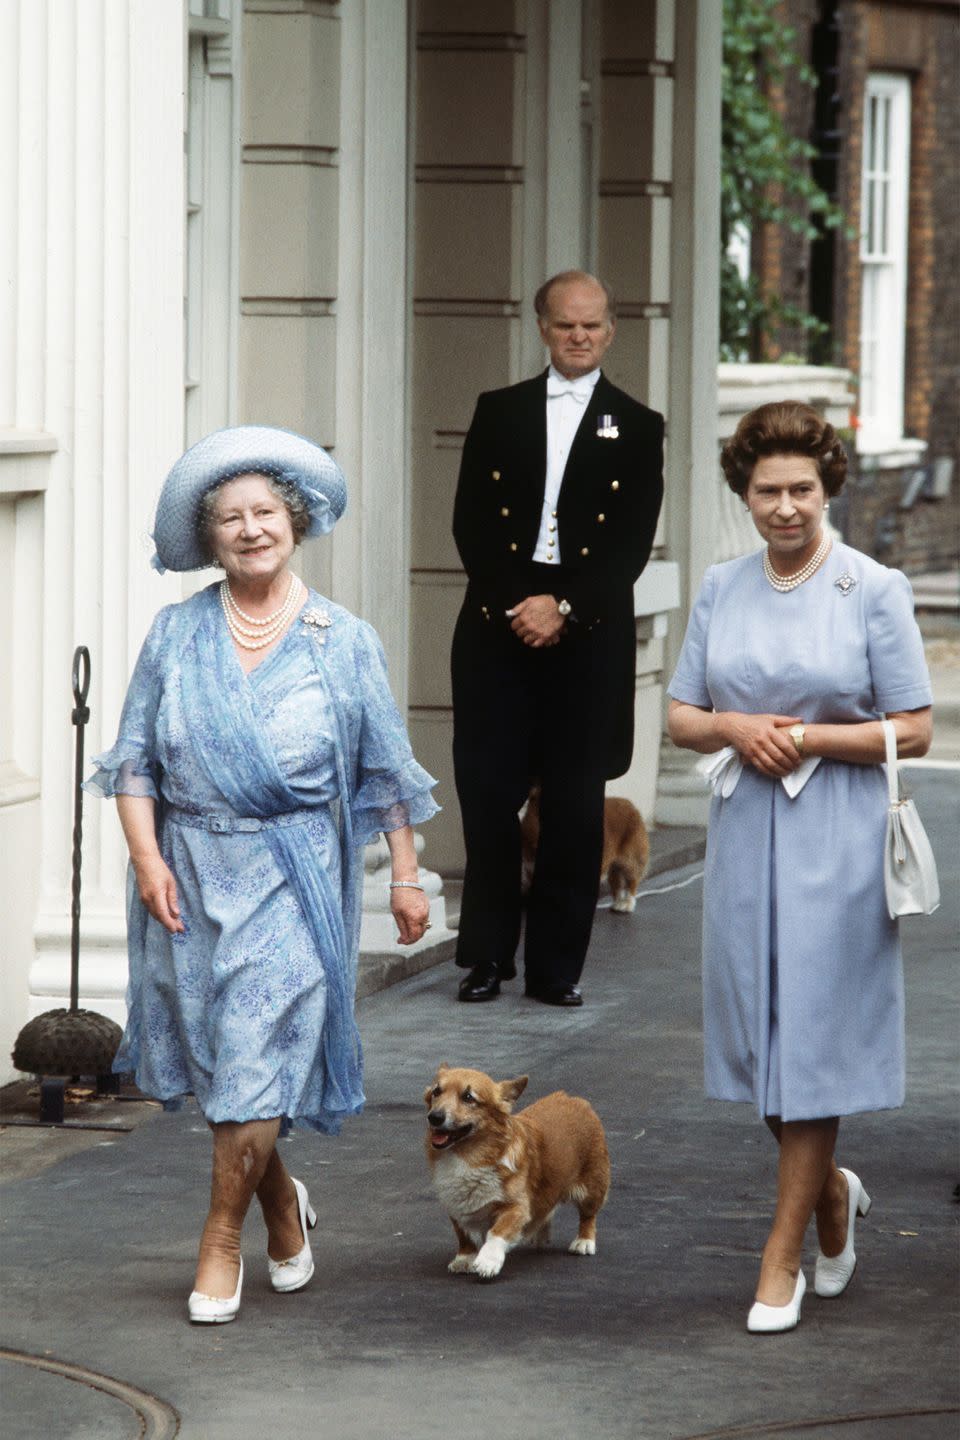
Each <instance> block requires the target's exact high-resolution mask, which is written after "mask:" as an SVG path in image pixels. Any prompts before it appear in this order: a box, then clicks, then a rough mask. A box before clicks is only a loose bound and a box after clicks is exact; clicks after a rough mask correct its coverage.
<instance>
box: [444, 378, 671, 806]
mask: <svg viewBox="0 0 960 1440" xmlns="http://www.w3.org/2000/svg"><path fill="white" fill-rule="evenodd" d="M547 373H548V372H547V371H544V372H543V374H541V375H538V376H537V377H536V378H535V379H533V380H524V381H522V382H521V383H520V384H519V385H511V386H509V387H507V388H506V389H504V390H492V391H488V392H487V393H486V394H483V395H481V396H480V398H479V400H478V401H477V408H476V413H475V414H474V417H473V422H472V424H471V426H470V430H469V432H468V434H467V437H466V441H465V443H464V448H463V459H462V462H461V466H460V479H459V484H458V487H457V498H456V504H455V507H454V521H453V533H454V538H455V540H456V542H457V548H458V550H459V551H460V557H461V559H462V561H463V565H464V569H465V570H466V572H467V576H468V579H469V582H470V583H469V587H468V591H467V597H466V601H465V608H468V609H469V610H470V611H472V612H473V613H475V614H480V615H483V616H484V617H485V618H487V617H489V623H491V624H498V625H502V624H504V623H506V622H504V620H503V618H502V617H503V612H504V611H505V610H506V609H508V608H509V607H510V606H511V605H513V604H515V603H516V602H517V601H519V600H522V599H524V598H525V597H526V596H527V595H529V594H533V593H542V589H543V585H542V582H543V577H544V574H545V572H544V569H543V567H541V566H537V567H536V575H537V583H538V584H539V585H540V589H538V590H531V588H530V585H531V556H532V554H533V550H534V547H535V545H536V543H537V536H538V533H539V528H540V518H541V512H542V506H543V497H544V486H545V481H546V467H547V421H546V404H547V399H546V381H547ZM602 416H609V417H612V419H611V421H610V422H609V423H610V425H611V426H612V427H614V428H615V429H616V432H617V433H616V436H615V437H613V436H611V437H609V438H603V437H602V436H601V435H599V434H598V430H599V428H600V417H602ZM663 433H664V423H663V417H662V416H661V415H659V414H658V413H657V412H656V411H654V410H650V409H648V408H647V406H645V405H642V404H640V402H639V401H638V400H634V399H633V398H632V397H631V396H629V395H627V394H626V393H625V392H624V391H623V390H619V389H618V388H617V387H616V386H615V385H611V383H610V381H609V380H607V379H606V377H605V376H604V375H603V374H601V376H600V378H599V380H598V381H597V384H596V387H595V389H594V391H593V395H592V397H591V399H590V400H589V401H588V403H587V404H586V405H585V406H584V414H583V419H582V421H581V423H580V426H579V428H578V430H577V432H576V435H575V437H574V440H573V443H572V445H571V447H570V453H569V457H568V460H567V465H566V469H565V471H564V476H563V483H562V485H561V488H560V496H559V499H558V501H557V509H556V523H557V538H558V541H559V546H560V558H561V561H562V564H561V565H560V566H557V567H555V576H554V574H552V573H549V578H550V579H551V580H553V581H554V584H553V587H552V589H551V591H550V592H548V593H555V594H556V597H557V599H558V600H559V599H566V600H568V601H569V602H570V604H571V605H572V606H573V623H572V624H571V625H569V626H568V631H569V635H570V636H573V635H574V634H576V636H577V639H578V640H579V641H580V642H581V643H583V637H584V634H585V633H586V632H588V633H589V635H590V640H589V642H588V643H589V644H590V645H591V646H592V647H594V649H595V650H597V651H598V653H597V655H596V660H597V661H598V662H599V663H597V664H595V666H594V667H593V668H594V671H595V673H597V674H598V675H599V676H600V677H601V679H600V684H601V686H602V688H603V695H602V702H601V703H600V704H599V705H598V707H597V709H598V713H599V712H602V715H603V721H602V724H601V729H602V731H603V733H602V734H597V735H596V736H595V737H593V738H594V741H595V749H596V754H597V765H598V769H600V770H601V771H602V773H603V774H604V775H605V776H606V777H608V778H612V777H613V776H616V775H621V774H623V772H624V771H625V770H626V769H627V768H628V767H629V765H630V759H631V755H632V751H633V700H634V678H635V665H636V662H635V653H636V639H635V626H634V614H633V584H634V581H635V580H636V579H637V577H638V576H639V574H640V572H641V571H642V570H643V567H644V566H645V565H646V563H647V560H648V559H649V556H650V550H651V547H652V545H653V540H654V535H655V532H656V528H657V517H658V515H659V513H660V505H661V501H662V499H663ZM484 607H486V608H484ZM468 633H469V631H467V632H465V634H468ZM464 643H469V641H468V640H466V638H465V641H464ZM521 643H522V642H521V641H519V640H517V641H516V644H517V645H520V644H521ZM567 643H568V639H567V637H566V636H565V637H564V638H562V639H561V641H560V645H559V646H558V647H556V648H557V650H562V648H563V646H564V645H566V644H567ZM536 653H537V654H538V655H539V653H540V652H536ZM456 705H457V694H456V685H455V688H454V707H455V708H456ZM558 721H562V717H558Z"/></svg>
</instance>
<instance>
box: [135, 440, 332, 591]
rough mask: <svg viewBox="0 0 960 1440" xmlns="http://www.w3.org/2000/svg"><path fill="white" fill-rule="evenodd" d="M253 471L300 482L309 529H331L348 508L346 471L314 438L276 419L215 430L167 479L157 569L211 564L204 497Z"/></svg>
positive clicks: (157, 533)
mask: <svg viewBox="0 0 960 1440" xmlns="http://www.w3.org/2000/svg"><path fill="white" fill-rule="evenodd" d="M251 472H256V473H257V474H258V475H273V476H275V477H276V478H277V479H278V480H286V481H288V482H289V483H290V484H292V485H295V486H296V487H297V489H298V490H299V491H300V494H301V495H302V496H303V498H304V500H305V501H306V504H307V509H308V510H309V512H310V524H309V525H308V527H307V532H306V533H307V534H308V535H327V534H329V532H330V531H331V530H332V529H333V527H334V525H335V524H336V523H337V521H338V520H339V519H340V516H341V515H342V514H343V512H344V510H345V509H346V508H347V482H346V480H345V479H344V478H343V471H342V470H341V469H340V466H339V465H338V464H337V462H336V461H335V460H333V459H332V458H331V457H330V456H329V455H328V454H327V452H326V450H322V449H321V448H320V446H319V445H314V443H313V441H312V440H305V439H304V438H303V436H302V435H295V434H294V432H293V431H292V430H277V429H275V428H274V427H273V426H272V425H236V426H233V427H232V428H231V429H228V430H214V432H213V434H212V435H207V436H206V437H205V438H204V439H203V440H198V441H197V443H196V445H191V447H190V449H189V450H187V451H186V453H185V454H183V455H181V456H180V459H179V460H178V461H177V463H176V465H174V467H173V469H172V470H171V471H170V474H169V475H168V476H167V478H166V480H164V482H163V489H162V490H161V491H160V499H159V500H158V501H157V517H156V520H155V521H154V527H153V542H154V544H155V545H156V547H157V553H156V555H155V556H154V557H153V561H152V564H153V566H154V568H155V569H156V570H159V571H160V573H161V574H162V573H163V572H164V570H203V569H205V568H206V567H207V566H208V565H209V564H211V561H210V559H209V557H208V556H207V555H206V554H205V553H204V549H203V546H202V544H201V541H200V535H199V533H198V530H197V516H198V512H199V508H200V501H201V499H202V498H203V496H204V495H205V494H206V493H207V491H208V490H212V489H213V488H214V486H216V485H222V484H223V482H224V481H225V480H230V479H232V478H233V476H235V475H246V474H248V473H251Z"/></svg>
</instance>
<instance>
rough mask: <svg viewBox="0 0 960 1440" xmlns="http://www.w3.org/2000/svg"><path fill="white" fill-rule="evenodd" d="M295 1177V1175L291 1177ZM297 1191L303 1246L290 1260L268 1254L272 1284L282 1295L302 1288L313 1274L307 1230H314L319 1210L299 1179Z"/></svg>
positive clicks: (296, 1182)
mask: <svg viewBox="0 0 960 1440" xmlns="http://www.w3.org/2000/svg"><path fill="white" fill-rule="evenodd" d="M290 1178H291V1179H293V1176H291V1177H290ZM293 1184H294V1188H295V1189H296V1192H297V1206H298V1209H299V1211H300V1231H301V1233H302V1235H303V1248H302V1250H299V1251H298V1252H297V1254H296V1255H292V1256H291V1257H290V1259H289V1260H271V1259H270V1257H269V1255H268V1256H267V1265H268V1266H269V1268H270V1284H271V1285H272V1286H273V1288H274V1290H276V1291H277V1293H278V1294H280V1295H289V1294H290V1293H291V1292H292V1291H294V1290H302V1289H303V1287H304V1285H306V1283H307V1281H308V1280H309V1279H310V1278H311V1276H312V1275H313V1270H314V1265H313V1255H312V1253H311V1250H310V1241H309V1240H308V1239H307V1231H308V1230H312V1229H313V1228H314V1226H315V1225H316V1223H317V1212H316V1210H314V1208H313V1206H312V1205H311V1204H310V1197H309V1195H308V1194H307V1187H306V1186H305V1185H304V1184H302V1183H301V1182H300V1181H299V1180H294V1181H293Z"/></svg>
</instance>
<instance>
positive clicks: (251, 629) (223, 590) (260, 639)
mask: <svg viewBox="0 0 960 1440" xmlns="http://www.w3.org/2000/svg"><path fill="white" fill-rule="evenodd" d="M299 599H300V581H299V580H298V579H297V577H296V575H291V576H290V588H289V589H288V591H287V598H286V599H285V600H284V602H283V604H282V605H281V606H280V609H279V610H274V612H273V614H272V615H266V616H264V618H263V619H262V620H258V619H257V618H256V617H255V616H253V615H248V614H247V612H246V610H241V609H240V606H239V605H238V604H237V602H236V600H234V598H233V594H232V592H231V590H230V581H229V580H221V582H220V604H221V605H222V606H223V614H224V618H225V619H226V622H227V629H228V630H229V631H230V634H231V635H232V636H233V638H234V640H236V642H237V644H238V645H240V646H242V647H243V649H244V650H263V649H264V647H265V646H267V645H272V644H273V642H274V640H276V639H277V637H278V636H279V635H280V634H281V632H282V631H283V630H284V629H285V628H286V626H287V624H288V622H289V620H290V617H291V615H292V614H293V612H294V610H295V609H296V608H297V601H298V600H299Z"/></svg>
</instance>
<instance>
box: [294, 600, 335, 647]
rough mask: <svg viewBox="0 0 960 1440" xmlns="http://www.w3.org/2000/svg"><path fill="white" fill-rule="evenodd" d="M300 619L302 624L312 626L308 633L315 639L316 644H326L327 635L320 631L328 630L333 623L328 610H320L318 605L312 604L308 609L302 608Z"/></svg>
mask: <svg viewBox="0 0 960 1440" xmlns="http://www.w3.org/2000/svg"><path fill="white" fill-rule="evenodd" d="M300 619H301V620H302V621H303V623H304V625H309V626H311V627H312V628H311V631H310V633H311V634H312V636H313V638H314V640H316V642H317V644H318V645H326V643H327V637H326V635H324V634H322V631H324V630H329V628H330V626H331V625H332V624H333V621H332V620H331V619H330V615H329V613H328V611H326V610H321V609H319V607H318V606H316V605H313V606H311V608H310V609H309V610H304V612H303V614H302V615H301V616H300Z"/></svg>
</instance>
